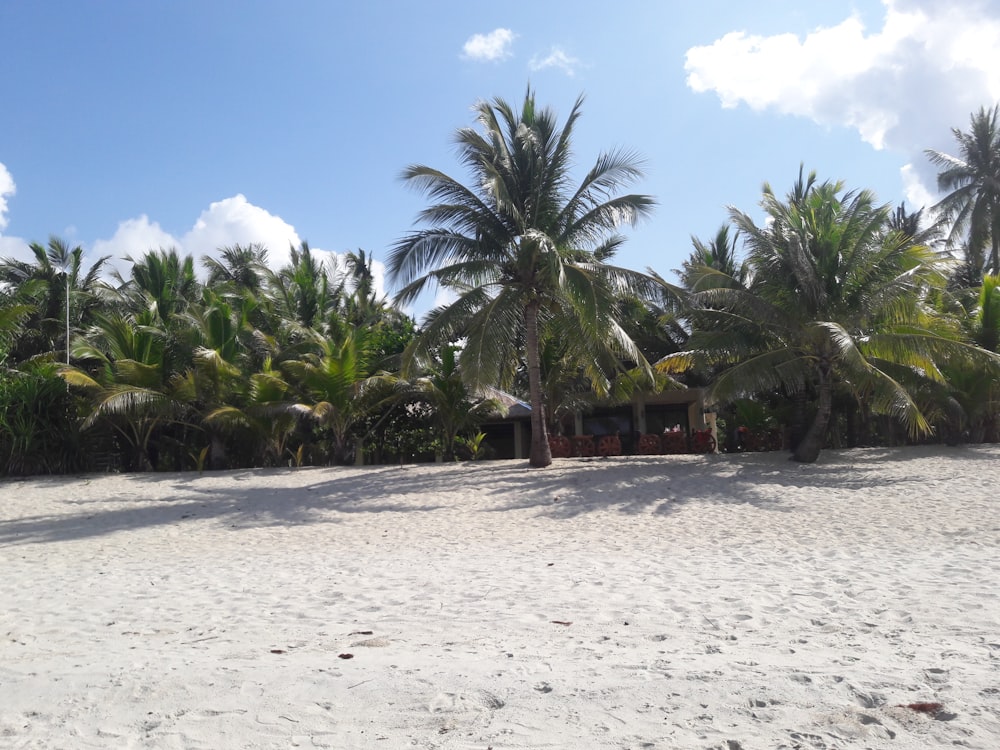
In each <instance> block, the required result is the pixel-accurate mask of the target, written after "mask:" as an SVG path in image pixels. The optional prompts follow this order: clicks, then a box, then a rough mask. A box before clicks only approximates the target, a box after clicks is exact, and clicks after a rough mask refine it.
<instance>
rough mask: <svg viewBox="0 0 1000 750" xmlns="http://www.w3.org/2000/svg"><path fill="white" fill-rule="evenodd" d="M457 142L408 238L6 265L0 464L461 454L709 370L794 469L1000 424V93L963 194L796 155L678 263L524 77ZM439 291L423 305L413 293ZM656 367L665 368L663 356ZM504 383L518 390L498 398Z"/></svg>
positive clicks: (52, 466) (219, 465) (949, 170)
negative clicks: (649, 256) (665, 260)
mask: <svg viewBox="0 0 1000 750" xmlns="http://www.w3.org/2000/svg"><path fill="white" fill-rule="evenodd" d="M475 112H476V121H475V124H474V126H473V127H466V128H461V129H460V130H458V131H457V132H456V134H455V142H456V144H457V145H458V153H459V163H460V165H461V167H462V168H464V171H465V174H464V175H463V176H462V177H461V178H460V179H459V178H454V177H451V176H449V175H448V174H447V173H446V172H444V171H440V170H438V169H435V168H432V167H428V166H424V165H414V166H410V167H408V168H407V169H406V170H405V171H404V173H403V179H404V182H405V183H406V184H408V185H410V186H412V187H414V188H416V189H417V190H418V191H420V192H422V194H423V195H425V196H426V197H427V198H428V201H429V205H428V207H427V208H425V209H424V210H423V211H422V212H421V213H420V214H419V215H418V217H417V218H418V226H417V228H416V229H414V230H412V231H410V232H407V233H403V234H402V235H401V239H400V240H399V241H398V242H397V243H395V245H393V246H392V247H391V248H389V249H388V263H387V265H388V277H389V280H390V281H391V282H392V283H393V284H395V285H396V287H397V288H398V294H397V296H396V297H395V299H394V300H392V301H390V299H389V298H387V297H386V296H384V295H383V294H381V293H380V292H379V291H378V283H377V281H378V274H377V266H376V261H375V260H374V257H373V255H372V253H370V252H369V251H367V250H360V249H359V250H356V251H352V252H346V253H343V254H339V255H336V256H334V255H332V254H326V253H321V252H319V251H315V250H313V249H312V248H310V247H309V245H308V244H306V243H302V244H300V245H299V246H297V247H292V248H291V249H290V252H289V262H288V263H287V264H286V265H284V266H283V267H275V265H274V264H273V263H272V262H271V260H270V258H269V252H268V249H267V248H265V247H264V246H262V245H259V244H250V245H234V246H231V247H225V248H219V250H218V252H217V253H216V254H214V255H213V256H212V257H210V258H209V257H206V258H201V259H195V258H193V257H191V256H187V255H183V254H182V253H179V252H178V251H177V250H175V249H170V248H167V249H162V248H153V249H149V248H136V249H135V254H134V255H132V256H129V257H126V258H124V259H122V260H123V261H124V265H122V266H120V267H121V268H124V269H125V270H123V271H121V272H120V273H119V272H111V271H110V268H109V265H108V263H109V261H110V260H111V259H110V258H98V259H96V260H93V261H90V260H89V259H87V257H86V254H85V253H84V250H83V248H81V247H73V246H71V245H70V244H68V243H66V242H64V241H63V240H60V239H58V238H51V239H50V240H49V242H48V243H47V244H45V245H41V244H32V245H31V246H30V255H28V256H27V259H24V258H5V259H0V473H2V474H35V473H66V472H77V471H148V470H194V469H198V470H205V469H223V468H239V467H251V466H289V465H293V466H299V465H328V464H344V463H352V462H360V461H365V462H396V461H410V460H433V459H434V458H435V457H437V458H438V459H439V460H456V459H460V458H477V457H482V456H484V455H488V454H489V453H490V447H489V445H488V443H489V440H490V438H489V436H488V432H489V427H488V426H484V425H487V423H488V422H489V421H490V420H492V419H495V418H499V417H502V415H503V414H504V413H505V409H506V408H507V407H504V406H503V403H502V402H503V401H504V400H506V402H507V403H511V402H518V401H521V402H527V403H528V404H529V405H530V407H531V408H530V420H531V444H530V451H529V461H530V464H531V465H532V466H536V467H543V466H546V465H547V464H549V463H550V462H551V460H552V457H551V450H550V442H549V436H550V434H553V433H555V434H564V433H565V432H566V431H568V430H571V429H573V425H574V416H575V415H578V414H580V413H581V412H583V413H586V412H589V411H592V410H594V409H597V408H600V407H602V406H605V407H606V406H608V405H609V404H614V403H624V402H627V401H628V400H629V399H630V398H633V397H635V396H636V394H644V395H643V397H646V396H648V395H649V394H651V393H655V392H657V391H659V390H662V389H665V388H683V387H692V388H693V387H698V388H703V389H704V392H705V393H706V394H707V400H708V401H707V402H708V403H709V404H712V405H713V407H714V408H715V409H716V410H717V411H718V414H719V416H720V418H721V421H722V423H723V424H722V425H720V427H721V432H722V433H724V434H725V435H726V436H727V439H726V440H725V444H724V448H725V449H729V450H740V449H745V447H746V444H745V443H743V442H741V440H740V439H739V438H738V436H739V434H740V432H739V429H738V428H740V429H742V430H744V431H746V430H755V431H763V430H767V431H768V432H769V433H770V434H772V435H777V443H778V444H783V445H784V447H785V448H787V449H788V450H789V451H790V453H791V454H792V457H793V458H795V459H797V460H799V461H814V460H816V458H817V456H818V455H819V454H820V452H821V450H822V449H823V448H824V447H827V446H854V445H874V444H883V443H892V442H899V441H910V442H912V441H927V440H934V441H942V442H947V443H958V442H961V441H979V440H1000V355H998V353H997V351H998V348H1000V262H998V252H1000V122H998V121H1000V105H998V106H996V107H993V108H992V109H985V108H984V109H981V110H979V111H978V112H976V113H974V114H973V115H972V117H971V120H970V127H969V130H968V132H963V131H961V130H959V129H955V130H954V131H953V135H954V137H955V139H956V142H957V145H958V150H957V154H956V155H954V156H951V155H948V154H945V153H942V152H937V151H930V152H928V156H929V158H930V160H931V162H932V163H933V164H934V165H936V166H937V167H938V168H939V169H940V173H939V174H940V177H939V186H940V188H941V190H942V191H943V194H944V198H943V199H942V200H941V201H940V202H939V203H938V204H937V205H935V206H931V207H928V208H927V209H926V210H922V211H916V212H909V211H907V210H906V209H905V208H904V207H902V206H900V207H898V208H895V209H891V208H890V207H889V206H887V205H882V204H880V203H879V202H878V200H877V199H876V197H875V196H874V195H872V194H871V193H870V192H869V191H867V190H864V189H856V190H852V189H848V187H847V185H846V184H845V183H843V182H841V181H838V180H821V179H820V178H819V177H818V176H816V175H815V174H807V173H805V172H804V170H801V171H800V173H799V175H798V179H797V180H795V181H794V183H793V184H792V187H791V189H790V190H789V191H788V192H787V193H785V194H783V195H779V193H777V192H776V191H775V190H773V189H772V188H771V187H770V186H769V185H765V186H764V189H763V193H762V200H761V208H762V209H763V215H764V220H759V219H757V218H755V217H754V215H753V214H751V213H748V212H746V211H744V210H741V209H738V208H735V207H733V208H730V209H729V212H728V216H727V221H726V222H725V223H724V224H722V225H721V226H720V227H719V228H718V229H717V230H716V232H715V234H714V235H713V236H711V238H709V239H707V240H701V239H699V238H698V237H695V236H693V237H692V247H691V251H690V254H689V256H688V257H687V258H686V259H685V260H684V261H683V262H682V264H681V267H680V268H679V269H677V270H676V271H675V279H674V280H670V279H669V277H668V276H667V275H664V274H662V273H660V272H658V271H657V270H655V269H647V270H646V271H645V272H639V271H634V270H630V269H627V268H623V267H620V266H617V265H614V263H613V260H614V256H615V254H616V252H617V251H618V250H619V248H620V247H621V245H622V243H623V242H624V237H623V235H622V234H621V233H620V232H621V230H622V229H623V228H626V227H628V226H632V225H634V224H636V223H637V222H639V221H641V220H642V219H643V218H644V217H646V216H647V215H648V214H649V213H650V212H651V211H652V210H653V207H654V203H655V201H654V199H653V198H652V197H650V196H647V195H643V194H640V193H632V192H627V190H628V189H629V188H630V187H631V186H632V185H633V184H635V183H636V182H637V181H639V180H641V178H642V166H643V165H642V161H641V160H640V159H639V158H638V156H637V155H636V154H635V153H633V152H631V151H628V150H615V151H610V152H607V153H602V154H599V155H598V156H597V157H596V159H595V160H594V161H593V162H592V165H591V166H590V168H589V169H587V170H586V171H584V172H582V173H581V174H577V172H576V169H575V167H574V164H575V162H574V151H573V142H574V138H575V134H576V128H577V126H578V124H579V122H580V118H581V112H582V99H579V100H577V102H576V103H575V105H574V106H573V107H572V109H571V110H570V112H569V115H568V117H567V118H566V119H565V120H563V121H562V122H560V121H559V119H558V117H557V116H556V114H555V113H554V112H553V111H551V110H550V109H548V108H545V107H541V106H539V105H538V104H537V102H536V98H535V94H534V92H533V91H532V90H531V89H530V88H529V89H528V90H527V92H526V94H525V96H524V98H523V100H522V101H521V102H519V106H517V107H514V106H512V105H511V104H508V103H507V102H506V101H505V100H503V99H500V98H496V99H492V100H489V101H483V102H480V103H479V104H478V105H477V107H476V110H475ZM434 287H437V288H438V291H439V293H441V294H442V297H441V298H442V299H443V300H445V301H444V302H443V303H441V304H439V305H438V306H437V307H435V308H434V309H432V310H431V311H430V312H429V313H427V314H426V315H425V316H424V317H423V319H422V320H421V321H420V322H419V323H418V322H417V321H416V320H414V319H413V318H412V317H411V316H410V315H409V314H408V313H407V312H406V306H408V305H412V304H415V303H417V302H419V301H420V300H422V299H424V298H425V297H423V296H422V295H424V294H425V293H427V292H430V291H432V290H433V289H434ZM651 363H652V364H651ZM498 396H502V397H503V398H502V399H499V400H498V398H497V397H498Z"/></svg>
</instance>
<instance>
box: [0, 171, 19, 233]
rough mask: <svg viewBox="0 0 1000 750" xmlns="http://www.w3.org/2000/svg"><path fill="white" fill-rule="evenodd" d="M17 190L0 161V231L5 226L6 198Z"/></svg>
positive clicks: (12, 179)
mask: <svg viewBox="0 0 1000 750" xmlns="http://www.w3.org/2000/svg"><path fill="white" fill-rule="evenodd" d="M16 192H17V185H15V184H14V178H13V177H12V176H11V174H10V171H9V170H8V169H7V166H6V165H5V164H4V163H3V162H0V231H2V230H4V229H6V228H7V208H8V207H7V198H9V197H10V196H12V195H14V193H16Z"/></svg>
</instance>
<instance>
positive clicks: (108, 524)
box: [0, 446, 998, 546]
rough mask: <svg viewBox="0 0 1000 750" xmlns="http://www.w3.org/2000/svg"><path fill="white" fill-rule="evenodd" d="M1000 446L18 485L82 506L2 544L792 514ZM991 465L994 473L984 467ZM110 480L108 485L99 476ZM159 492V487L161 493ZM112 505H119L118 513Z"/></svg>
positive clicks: (988, 455) (992, 456) (990, 458)
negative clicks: (495, 519) (893, 467)
mask: <svg viewBox="0 0 1000 750" xmlns="http://www.w3.org/2000/svg"><path fill="white" fill-rule="evenodd" d="M997 456H998V451H997V449H996V448H995V447H992V446H987V447H979V446H976V447H966V448H957V449H954V452H948V451H945V450H943V449H942V448H940V447H939V446H933V447H915V448H873V449H859V450H845V451H826V452H824V453H823V454H822V455H821V456H820V460H819V461H818V462H816V463H815V464H797V463H794V462H791V461H788V460H787V454H784V453H747V454H733V455H708V456H691V455H682V456H619V457H613V458H593V459H559V460H557V461H556V462H555V464H554V465H553V467H552V468H551V469H531V468H529V467H528V466H527V464H526V463H524V462H523V461H488V462H471V463H460V464H453V465H451V464H449V465H437V466H427V465H418V466H414V465H409V466H404V467H399V466H374V467H365V468H363V469H356V468H353V467H351V468H346V469H336V468H333V469H325V468H306V469H256V470H246V471H232V472H220V473H206V474H204V475H199V474H196V473H193V472H192V473H190V474H153V473H151V474H134V475H129V476H127V477H121V479H122V480H123V483H122V484H120V485H118V486H117V488H116V489H117V490H118V491H119V494H118V495H116V496H114V497H105V498H100V499H93V500H91V499H79V500H77V499H73V495H74V494H75V492H76V494H78V489H79V487H80V483H81V482H85V483H86V482H89V481H91V480H93V479H94V477H73V478H66V477H60V478H50V479H30V480H17V481H9V482H7V483H6V485H0V490H7V491H11V490H15V489H16V491H19V492H30V491H31V488H32V487H41V486H45V487H46V488H47V489H49V490H51V488H52V485H53V484H55V485H56V486H58V487H61V488H64V491H65V495H66V499H64V500H62V501H61V502H63V503H66V504H69V505H71V506H74V508H73V511H72V512H70V513H65V514H63V513H53V514H47V515H45V514H43V515H34V516H26V517H21V518H14V519H6V520H0V546H2V545H24V544H41V543H48V542H58V541H63V540H73V539H83V538H88V537H96V536H104V535H108V534H113V533H116V532H119V531H127V530H133V529H140V528H155V527H170V526H183V525H184V524H187V523H193V522H198V521H215V522H219V523H224V524H226V525H228V526H229V527H230V528H232V529H233V530H236V531H238V530H242V529H252V528H262V527H274V526H296V525H301V524H338V523H341V522H342V521H343V520H344V517H345V516H346V515H349V514H357V513H380V514H409V513H433V512H435V511H438V510H447V511H449V512H451V511H455V510H456V509H459V510H461V509H462V507H463V506H462V503H463V502H465V501H466V500H468V501H471V502H469V503H468V509H469V512H475V513H496V514H503V513H510V512H518V511H535V512H536V513H537V515H538V516H540V517H545V518H550V519H556V520H559V519H572V518H576V517H578V516H582V515H585V514H591V513H600V512H614V513H620V514H624V515H639V514H652V515H655V516H659V517H662V516H668V515H670V514H672V513H675V512H677V511H678V510H679V509H680V508H682V507H684V506H685V505H690V504H713V505H747V504H749V505H751V506H753V507H754V508H756V509H758V510H762V511H767V512H789V511H791V510H792V509H793V507H794V504H793V503H791V502H787V501H786V498H784V497H783V495H782V488H783V487H787V488H790V489H794V490H795V493H794V495H795V497H796V498H800V497H801V495H802V490H809V489H812V490H815V491H817V492H822V491H830V490H837V491H840V492H844V491H847V492H850V491H853V490H870V489H871V487H872V484H873V482H878V483H879V484H880V485H883V486H884V485H885V484H886V483H887V482H893V483H904V482H914V481H920V478H919V475H915V476H913V477H909V476H903V477H899V476H897V477H895V478H889V477H886V476H885V475H884V473H883V474H879V473H878V468H879V467H880V466H881V465H883V464H884V463H885V462H886V461H892V462H899V461H915V460H918V459H921V458H927V457H933V458H935V459H938V460H940V459H941V458H942V457H943V458H945V459H947V460H952V459H954V460H956V461H961V462H963V463H965V462H969V461H976V462H989V465H990V467H991V468H992V466H993V465H994V464H995V461H996V459H997ZM984 468H985V466H984ZM98 481H99V480H98ZM154 487H155V491H154ZM109 504H111V505H113V507H110V508H109V507H108V505H109Z"/></svg>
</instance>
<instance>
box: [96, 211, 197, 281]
mask: <svg viewBox="0 0 1000 750" xmlns="http://www.w3.org/2000/svg"><path fill="white" fill-rule="evenodd" d="M170 248H177V249H178V250H180V243H179V242H178V241H177V240H176V239H175V238H174V237H173V236H172V235H171V234H170V233H169V232H166V231H164V230H163V228H162V227H160V225H159V224H157V223H156V222H155V221H150V220H149V217H148V216H146V215H145V214H143V215H142V216H139V217H138V218H135V219H128V220H126V221H123V222H121V223H120V224H119V225H118V229H117V230H115V233H114V234H113V235H112V236H111V237H110V239H106V240H97V241H96V242H95V243H94V245H93V247H92V248H91V251H90V253H89V255H91V256H93V258H94V260H96V259H97V258H99V257H102V256H105V255H108V256H111V257H110V259H109V260H108V263H107V267H108V268H112V269H114V270H116V271H118V272H119V273H120V274H122V276H128V271H129V269H130V268H131V264H129V263H128V262H126V261H125V256H127V255H130V256H132V257H133V258H139V257H140V256H141V255H143V254H144V253H146V252H147V251H149V250H159V249H163V250H169V249H170Z"/></svg>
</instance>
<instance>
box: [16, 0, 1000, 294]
mask: <svg viewBox="0 0 1000 750" xmlns="http://www.w3.org/2000/svg"><path fill="white" fill-rule="evenodd" d="M0 54H2V55H3V57H4V58H5V63H6V64H5V65H4V72H3V74H2V75H0V256H15V257H26V255H25V253H26V251H27V245H26V243H28V242H42V243H44V242H46V241H47V239H48V238H49V236H51V235H56V236H59V237H62V238H64V239H66V240H68V241H69V242H71V243H74V244H79V245H82V246H83V248H84V249H85V251H86V252H87V253H88V256H89V257H90V258H91V259H94V258H96V257H97V256H98V255H103V254H110V255H112V256H113V257H114V258H115V264H116V267H118V268H119V269H121V270H123V271H124V272H126V273H127V270H128V264H127V263H125V262H123V261H121V260H120V259H121V258H122V257H123V256H125V255H127V254H131V255H133V256H138V255H140V254H142V253H144V252H145V251H146V250H149V249H154V248H157V247H160V246H176V247H177V248H178V249H179V250H181V251H182V252H186V253H191V254H193V255H195V257H196V258H200V257H201V256H202V255H205V254H211V253H213V252H214V251H215V250H216V249H217V248H218V247H221V246H224V245H231V244H234V243H237V242H239V243H248V242H252V241H261V242H264V243H266V244H267V245H268V247H269V248H270V251H271V255H272V258H273V261H274V263H275V264H280V263H281V262H282V261H283V260H284V259H285V258H287V247H288V243H289V242H295V243H298V242H299V241H301V240H307V241H308V242H309V243H310V245H311V246H312V247H313V248H314V249H318V250H323V251H327V252H330V253H332V254H336V253H343V252H345V251H349V250H356V249H358V248H363V249H365V250H366V251H368V252H370V253H372V254H373V255H374V257H375V258H376V259H377V260H382V259H384V258H386V257H387V252H388V248H389V247H390V246H391V245H392V243H393V242H394V241H395V240H397V239H398V238H399V237H400V236H401V235H403V234H404V233H405V232H407V231H408V230H410V229H411V228H413V226H414V225H413V221H414V219H415V216H416V213H417V212H418V211H419V210H420V209H421V208H422V207H423V206H424V205H426V201H425V199H424V198H423V197H422V196H421V195H419V194H417V193H414V192H412V191H410V190H408V189H407V188H406V187H405V186H404V185H403V184H402V182H401V181H400V179H399V174H400V172H401V171H402V169H403V168H404V167H405V166H406V165H408V164H410V163H414V162H416V163H424V164H428V165H430V166H433V167H436V168H439V169H442V170H444V171H446V172H449V173H450V174H452V175H453V176H456V177H464V175H463V173H462V171H461V169H460V167H459V165H458V164H457V161H456V158H455V153H454V148H453V144H452V135H453V133H454V131H455V130H456V129H457V128H459V127H463V126H467V125H470V124H472V113H471V107H472V105H473V104H474V103H475V102H476V101H477V100H479V99H488V98H492V97H494V96H501V97H503V98H505V99H507V100H509V101H512V102H517V101H519V100H520V98H521V97H522V96H523V94H524V91H525V88H526V86H527V85H528V83H529V82H530V84H531V85H532V86H533V87H534V88H535V90H536V93H537V97H538V99H539V101H540V102H542V103H544V104H547V105H550V106H551V107H552V108H554V109H555V110H556V111H557V112H558V113H559V114H560V115H562V116H565V114H566V113H568V111H569V109H570V107H571V106H572V103H573V101H574V100H575V98H576V97H577V96H578V95H579V94H581V93H583V94H585V95H586V102H585V105H584V109H583V118H582V119H581V120H580V122H579V123H578V125H577V129H576V134H577V139H576V142H575V150H576V156H577V161H578V163H579V166H580V173H581V174H582V173H583V171H584V170H585V168H586V167H588V166H589V165H590V164H592V163H593V161H594V160H595V158H596V157H597V155H598V153H599V152H600V151H602V150H609V149H613V148H617V147H625V148H630V149H634V150H635V151H637V152H639V153H640V154H641V155H642V156H643V157H644V159H645V163H646V172H647V176H646V179H644V180H643V181H642V182H640V183H639V184H637V185H636V186H635V190H636V191H637V192H644V193H649V194H651V195H653V196H655V197H656V198H657V199H658V201H659V203H660V205H659V208H658V210H657V211H656V214H655V216H654V217H653V218H652V219H651V220H649V221H647V222H645V223H644V224H643V225H641V226H640V227H639V228H637V229H635V230H629V231H628V232H627V235H628V237H629V241H628V242H627V243H626V244H625V246H624V248H623V249H622V251H621V252H620V254H619V256H618V262H619V263H620V264H621V265H624V266H628V267H631V268H636V269H645V268H647V267H651V268H653V269H654V270H656V271H657V272H659V273H661V274H664V275H669V274H670V272H671V271H672V269H675V268H678V267H679V266H680V264H681V262H682V261H683V259H684V258H685V257H687V255H688V254H689V252H690V249H691V243H690V236H691V235H692V234H693V235H697V236H699V237H703V238H708V237H710V236H711V235H712V234H714V232H715V230H716V228H717V227H718V226H719V225H720V224H721V223H722V222H723V221H724V220H725V218H726V207H727V206H728V205H734V206H736V207H738V208H740V209H743V210H747V211H751V212H753V211H754V210H755V208H756V206H757V202H758V200H759V197H760V188H761V185H762V183H763V182H764V181H768V182H770V183H771V184H772V185H773V186H774V187H775V189H776V190H778V191H779V192H781V193H783V192H784V191H785V190H787V189H788V188H789V187H790V186H791V184H792V182H793V180H794V178H795V176H796V174H797V170H798V167H799V164H800V163H804V164H805V166H806V168H807V169H815V170H816V171H817V172H818V173H819V175H820V177H821V178H832V179H842V180H844V181H845V182H846V184H847V186H848V187H850V188H871V189H873V190H874V191H875V192H876V193H877V194H878V196H879V198H880V199H881V200H882V201H884V202H886V203H893V204H896V203H899V202H900V201H902V200H906V201H907V204H908V206H910V207H912V208H916V207H919V206H920V205H923V204H925V203H929V202H933V200H934V172H933V170H932V168H931V167H930V165H929V164H928V163H927V160H926V158H925V157H924V155H923V149H925V148H936V149H940V150H945V151H950V150H953V149H952V143H953V141H952V137H951V133H950V128H951V127H954V126H958V127H962V128H964V127H965V126H966V125H967V123H968V120H969V115H970V113H971V112H972V111H973V110H975V109H977V108H978V107H980V106H992V105H993V104H994V103H995V102H996V101H997V100H1000V0H989V1H984V2H976V1H975V0H965V1H963V2H951V3H940V2H937V1H936V0H882V1H881V2H880V1H878V0H857V1H855V2H827V3H823V4H804V3H801V2H798V1H796V2H790V1H789V2H786V1H785V0H770V1H769V2H767V3H742V2H736V1H735V0H733V1H731V2H730V1H727V2H722V1H721V0H704V1H702V2H699V3H684V4H681V3H676V2H656V1H654V0H647V1H644V2H639V1H636V0H619V1H618V2H614V3H607V2H600V3H599V2H592V1H591V0H578V1H577V2H572V3H570V2H537V1H536V2H508V3H501V4H486V3H469V2H464V1H463V2H446V1H440V2H435V1H433V0H428V1H427V2H413V1H404V0H393V1H390V0H385V1H383V2H379V1H378V0H372V1H371V2H368V3H360V2H359V3H345V2H333V1H325V0H288V2H280V3H279V2H277V1H276V0H275V1H274V2H263V1H258V0H242V1H241V2H223V1H222V0H173V1H172V2H167V0H150V1H149V2H134V1H132V0H129V1H126V0H106V1H104V2H96V1H95V2H83V1H81V2H71V1H70V0H63V1H62V2H55V1H54V0H33V1H32V0H4V2H2V3H0ZM387 291H390V292H391V291H392V290H391V289H388V290H387ZM417 312H419V310H418V311H417Z"/></svg>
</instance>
